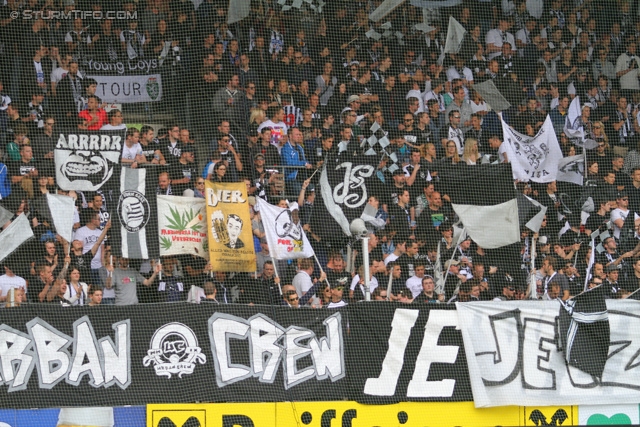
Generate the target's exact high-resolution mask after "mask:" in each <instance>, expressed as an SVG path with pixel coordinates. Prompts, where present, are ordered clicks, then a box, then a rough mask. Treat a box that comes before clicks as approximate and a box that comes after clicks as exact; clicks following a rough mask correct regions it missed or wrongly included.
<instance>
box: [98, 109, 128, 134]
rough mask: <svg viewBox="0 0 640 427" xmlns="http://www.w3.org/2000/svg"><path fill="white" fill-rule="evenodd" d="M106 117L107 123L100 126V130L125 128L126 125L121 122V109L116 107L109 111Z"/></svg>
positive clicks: (122, 119)
mask: <svg viewBox="0 0 640 427" xmlns="http://www.w3.org/2000/svg"><path fill="white" fill-rule="evenodd" d="M108 117H109V124H107V125H104V126H102V127H101V128H100V130H122V129H126V128H127V125H125V124H124V123H123V122H124V117H123V116H122V111H120V110H118V109H117V108H114V109H113V110H111V111H109V114H108Z"/></svg>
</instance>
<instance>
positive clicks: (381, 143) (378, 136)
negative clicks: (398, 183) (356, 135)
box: [360, 122, 402, 174]
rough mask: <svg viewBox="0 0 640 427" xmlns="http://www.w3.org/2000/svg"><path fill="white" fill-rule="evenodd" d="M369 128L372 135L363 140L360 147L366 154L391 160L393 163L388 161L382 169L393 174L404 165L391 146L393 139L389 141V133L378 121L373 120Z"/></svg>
mask: <svg viewBox="0 0 640 427" xmlns="http://www.w3.org/2000/svg"><path fill="white" fill-rule="evenodd" d="M369 130H370V131H371V135H370V136H369V137H368V138H364V139H363V140H362V143H361V145H360V148H361V149H362V151H363V152H364V155H365V156H381V157H382V158H383V159H384V158H386V159H388V160H391V163H389V162H388V161H387V165H386V166H385V167H384V168H382V171H383V172H385V171H386V172H389V173H390V174H393V172H395V171H396V170H398V169H400V168H401V167H402V165H400V164H399V162H398V156H396V153H394V152H393V151H391V150H390V148H389V145H391V141H389V138H388V134H389V133H388V132H387V131H385V130H384V129H382V128H381V127H380V125H379V124H378V123H376V122H373V125H372V126H371V127H370V128H369Z"/></svg>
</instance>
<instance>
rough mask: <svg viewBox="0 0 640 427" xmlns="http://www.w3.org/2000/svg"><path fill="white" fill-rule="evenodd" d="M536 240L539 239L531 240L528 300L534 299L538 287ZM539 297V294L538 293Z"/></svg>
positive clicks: (533, 238)
mask: <svg viewBox="0 0 640 427" xmlns="http://www.w3.org/2000/svg"><path fill="white" fill-rule="evenodd" d="M536 240H537V237H535V236H534V237H532V239H531V273H530V274H529V289H527V296H526V297H527V298H528V299H534V298H533V295H534V292H535V290H536V287H537V283H536V273H535V269H536ZM536 296H537V292H536Z"/></svg>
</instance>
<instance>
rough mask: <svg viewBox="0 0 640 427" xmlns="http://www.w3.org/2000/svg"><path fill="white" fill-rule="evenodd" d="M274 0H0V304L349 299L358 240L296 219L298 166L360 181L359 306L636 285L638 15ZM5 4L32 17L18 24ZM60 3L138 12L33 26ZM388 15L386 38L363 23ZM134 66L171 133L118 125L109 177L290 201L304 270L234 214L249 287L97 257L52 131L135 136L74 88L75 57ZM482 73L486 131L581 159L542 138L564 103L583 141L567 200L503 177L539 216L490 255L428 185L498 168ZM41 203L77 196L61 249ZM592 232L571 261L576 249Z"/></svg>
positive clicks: (85, 198)
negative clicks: (251, 249)
mask: <svg viewBox="0 0 640 427" xmlns="http://www.w3.org/2000/svg"><path fill="white" fill-rule="evenodd" d="M232 2H233V0H232ZM289 3H291V2H289V0H287V1H285V2H284V5H283V4H281V2H276V1H273V0H261V1H252V2H251V13H250V15H249V16H248V17H247V18H245V19H243V20H241V21H239V22H237V23H234V24H231V25H228V24H227V23H226V22H227V13H228V10H229V2H228V1H222V0H203V1H202V2H199V4H198V6H197V7H195V6H194V3H193V2H191V1H177V0H172V1H161V0H146V1H145V0H140V1H136V0H61V1H58V0H27V1H18V0H7V1H6V4H5V5H4V6H1V7H0V52H2V53H3V57H4V60H3V61H2V62H1V63H0V96H1V105H0V148H1V149H2V161H3V163H2V164H1V165H0V196H1V201H0V204H2V206H3V207H4V208H6V209H8V210H9V211H11V212H13V213H15V215H16V216H17V215H18V214H20V213H28V215H29V220H30V222H31V224H32V228H33V230H34V233H35V235H36V239H35V241H33V242H31V243H29V244H28V245H25V246H23V247H22V248H21V249H19V250H18V251H17V252H16V253H14V254H13V255H12V256H10V257H9V258H8V259H7V260H6V261H5V262H4V265H3V267H4V269H5V274H4V275H2V276H0V289H1V290H2V295H1V296H0V301H4V300H6V299H7V298H8V295H9V293H10V292H9V291H10V289H12V288H13V289H16V290H17V291H15V295H12V297H11V298H17V299H18V300H20V299H24V300H25V301H29V302H30V303H38V302H40V303H44V302H53V303H60V304H62V305H84V304H89V305H96V304H100V303H101V304H118V305H126V304H134V303H138V302H141V303H144V302H164V301H181V300H186V299H187V295H188V294H189V290H190V289H191V288H192V287H193V286H198V287H201V288H202V289H203V292H202V298H203V299H206V300H213V301H216V302H218V303H256V304H258V303H263V304H288V305H290V306H292V307H299V306H312V307H339V306H342V305H344V304H346V303H349V302H356V301H360V300H363V299H364V294H365V291H364V277H363V276H364V268H363V266H362V254H359V253H358V250H359V249H360V248H359V247H358V245H352V246H353V251H351V250H348V248H347V247H348V246H349V245H350V242H348V240H347V239H343V238H340V237H337V236H327V235H326V234H325V233H323V232H322V228H323V226H324V224H327V221H332V220H331V218H330V217H326V216H322V215H318V214H317V213H316V212H315V211H314V203H316V197H319V196H316V193H319V182H318V179H319V177H320V174H319V173H317V174H316V173H314V171H316V170H318V169H320V168H322V167H323V165H324V163H325V162H326V161H328V160H327V159H332V161H336V159H341V158H347V157H348V158H350V159H356V158H357V159H358V161H360V162H364V163H368V164H370V165H372V166H375V168H376V178H377V179H376V182H375V184H373V185H369V188H368V190H369V195H370V197H369V199H368V201H367V204H368V205H370V206H371V207H372V208H373V209H374V210H375V212H377V214H376V217H375V218H372V219H371V220H370V221H369V222H367V226H368V228H369V229H370V238H369V259H370V264H371V265H370V267H371V268H370V272H371V280H370V283H371V289H370V290H371V292H372V297H371V299H372V300H387V299H389V300H394V301H400V302H403V303H416V304H418V303H446V302H448V301H469V300H493V299H500V300H513V299H522V298H524V297H525V293H526V291H527V288H528V287H529V281H530V280H529V278H530V275H531V274H534V275H535V276H536V280H535V282H536V286H533V288H534V289H533V294H534V297H535V296H538V297H540V298H545V299H548V298H551V299H553V298H556V297H560V298H563V299H567V298H569V297H570V296H575V295H577V294H578V293H580V292H582V291H583V289H584V288H585V286H595V285H598V284H601V283H604V285H605V286H606V287H607V288H610V296H611V297H612V298H622V297H626V296H628V295H629V294H631V293H633V292H634V291H636V290H638V289H639V288H640V250H639V249H637V248H636V244H635V243H637V237H638V235H637V234H635V236H633V238H632V239H631V241H629V239H626V240H625V238H624V237H625V235H626V234H624V233H623V235H621V230H623V227H624V225H625V219H626V218H627V216H628V215H629V214H630V213H632V212H633V214H634V216H633V217H632V218H635V219H638V218H640V217H639V216H638V213H639V212H640V140H639V138H638V135H640V82H639V76H640V69H639V63H638V57H637V56H636V50H637V43H638V41H639V40H638V38H639V37H640V26H639V25H638V24H640V19H638V17H637V16H636V12H637V11H636V10H635V7H636V6H635V5H634V4H632V2H629V1H624V0H620V1H598V2H595V1H592V0H584V1H578V0H577V1H563V0H550V1H543V0H531V1H524V0H515V1H509V0H504V1H502V2H498V1H496V0H493V1H492V0H489V1H477V2H475V1H464V2H460V4H459V5H456V6H455V7H441V8H425V9H424V10H422V8H419V7H416V6H414V3H420V2H419V1H418V2H411V3H409V2H405V3H403V4H402V5H401V6H399V7H398V8H396V9H395V10H394V11H393V12H392V13H391V14H389V15H388V16H387V17H385V18H384V19H382V20H381V21H380V22H377V23H374V22H373V21H370V20H369V18H368V16H369V14H370V13H371V12H373V11H374V10H375V9H376V8H377V7H378V6H379V5H380V4H381V3H382V2H381V1H380V0H368V1H364V0H363V1H359V0H348V1H347V0H343V1H329V2H327V4H325V5H324V6H323V8H322V11H321V13H319V11H318V8H317V7H316V6H317V4H316V2H315V0H313V1H311V2H303V3H302V6H300V8H291V9H289V10H284V9H283V6H286V5H289ZM312 6H313V8H312ZM431 6H433V5H431ZM287 7H288V6H287ZM285 9H286V8H285ZM26 10H32V11H33V10H38V11H42V14H40V15H39V16H36V17H35V19H28V20H27V19H21V17H22V16H24V11H26ZM74 10H85V11H92V12H106V11H111V10H120V11H126V12H131V13H133V12H136V13H137V14H136V16H137V19H123V20H113V19H103V20H97V19H94V16H97V15H96V14H92V15H89V16H88V17H85V18H84V19H83V18H81V17H76V18H74V19H66V20H64V19H43V17H48V16H50V14H51V12H52V11H65V12H70V11H74ZM449 15H452V16H455V18H456V19H457V21H458V22H459V23H460V24H461V25H462V26H463V27H464V28H465V29H466V31H467V34H466V35H465V37H464V41H463V42H462V44H461V46H460V49H459V51H458V52H457V53H455V54H445V53H444V46H445V42H446V40H445V39H446V35H447V23H448V19H449ZM15 16H17V17H18V18H15ZM387 21H388V22H390V23H391V27H390V28H391V29H389V28H388V27H387V28H384V27H383V28H380V27H381V25H382V24H383V23H385V22H387ZM151 60H153V61H157V62H155V63H156V64H158V68H157V70H156V71H157V72H159V73H160V74H161V76H162V92H163V95H162V101H160V102H159V103H157V104H158V105H154V106H152V108H157V109H159V110H160V111H163V112H165V113H167V114H169V115H171V116H172V117H173V121H172V122H171V123H166V124H165V126H161V127H160V128H159V129H158V128H154V127H152V126H142V127H140V126H136V127H134V126H130V127H128V129H127V131H126V143H125V145H124V146H123V151H122V156H121V163H122V165H124V166H128V167H131V168H140V167H153V168H159V170H160V173H159V174H158V183H157V194H170V195H189V196H195V197H204V183H205V180H212V181H217V182H238V181H244V182H245V183H246V185H247V189H248V192H249V195H250V196H254V197H260V198H264V199H266V200H268V201H270V202H271V203H273V204H277V205H281V206H284V207H288V206H291V205H292V203H293V202H296V203H297V209H298V210H299V218H300V221H301V224H302V225H303V229H304V231H305V232H306V233H307V236H308V238H309V240H310V242H311V244H312V246H313V247H314V250H315V252H316V254H317V255H318V259H319V260H320V262H321V264H322V271H320V269H319V268H318V266H317V265H315V264H314V260H313V259H302V260H299V261H281V260H280V261H278V260H272V259H271V258H270V256H269V247H268V245H267V243H266V239H265V233H264V226H263V225H262V223H261V219H260V213H259V212H258V211H256V210H254V209H253V208H252V209H251V216H252V221H253V222H252V226H253V234H254V240H255V242H254V243H255V248H256V253H257V258H258V263H257V271H256V273H255V274H246V273H234V272H220V271H209V270H210V269H209V267H208V265H207V263H206V261H205V260H204V259H202V258H199V257H195V256H179V257H166V258H165V259H162V262H161V263H158V262H156V261H154V260H146V261H143V260H127V259H123V258H118V257H115V256H112V255H111V251H110V247H109V230H110V229H111V222H110V218H109V213H108V210H107V207H106V206H105V205H104V199H103V196H102V194H101V193H100V192H96V193H76V192H65V191H62V190H61V189H60V188H58V187H57V186H56V182H55V162H54V149H55V146H56V142H57V132H58V131H68V130H70V129H71V130H76V131H77V130H87V131H93V130H100V129H105V130H106V129H111V130H114V129H125V128H127V123H134V122H132V121H131V120H129V118H128V117H127V108H128V106H126V105H125V106H124V108H123V110H120V109H117V108H113V109H110V111H108V112H107V111H105V109H104V107H105V104H104V103H103V102H102V100H101V99H100V98H99V96H98V95H97V94H96V93H97V90H98V82H97V81H96V80H94V79H92V78H91V77H88V75H91V74H92V73H95V74H98V73H99V72H98V71H96V69H92V68H91V67H92V66H93V65H95V64H107V65H108V64H111V65H112V66H114V67H115V65H114V64H118V63H120V64H144V63H145V61H151ZM487 80H492V81H493V82H494V84H495V86H496V87H497V88H498V89H499V91H500V92H501V93H502V94H503V95H504V97H505V98H506V99H507V100H509V102H510V103H511V104H512V107H511V108H510V109H509V110H507V111H504V112H503V118H504V120H505V122H507V123H508V124H509V125H510V126H512V127H513V128H514V129H516V130H518V131H519V132H521V133H523V134H526V135H529V136H533V135H535V134H536V133H537V131H538V130H539V129H540V127H541V126H542V125H543V122H544V120H545V118H546V116H547V115H549V116H550V118H551V120H552V122H553V125H554V129H555V131H556V133H557V135H558V139H559V141H560V144H561V148H562V151H563V154H564V155H565V156H570V155H576V154H580V153H582V148H580V147H577V146H576V145H574V144H573V143H572V142H571V141H570V140H569V138H567V136H566V135H564V134H563V127H564V125H565V118H566V116H567V110H568V107H569V104H570V101H571V100H572V99H573V98H574V97H575V96H579V97H580V100H581V101H583V102H582V105H581V123H582V124H583V126H584V129H585V132H586V134H587V137H588V138H589V139H593V140H594V141H596V142H597V147H596V148H594V149H590V150H588V152H587V165H586V168H585V169H586V171H585V184H584V186H583V187H581V188H578V189H576V188H573V187H567V186H566V185H565V184H566V183H560V182H559V183H556V182H555V181H554V182H550V183H546V184H538V183H529V182H516V183H515V185H516V187H517V190H518V191H519V192H521V193H524V194H526V195H528V196H530V197H532V198H534V199H536V200H537V201H538V202H540V203H541V204H542V205H544V206H546V207H547V214H546V218H545V221H544V222H543V224H542V227H541V229H540V231H539V232H538V233H535V234H534V233H532V232H530V231H526V230H524V229H523V230H522V239H521V243H520V244H517V245H515V246H514V245H512V246H509V247H507V248H502V249H500V250H492V251H489V250H484V249H483V248H481V247H479V246H478V245H477V244H475V243H474V242H473V241H472V240H471V239H469V238H463V239H457V237H456V238H454V229H455V227H454V225H455V224H456V222H457V220H458V218H457V217H456V214H455V213H454V211H453V209H452V207H451V203H450V197H449V195H448V194H446V191H444V190H446V188H447V187H446V185H444V184H446V183H443V182H442V181H443V180H441V179H440V176H442V175H445V173H444V172H445V171H446V172H450V171H451V170H456V168H465V167H477V166H476V165H479V164H481V163H503V162H509V159H508V156H507V155H506V150H505V147H504V146H503V145H502V144H503V142H502V130H501V123H500V119H499V117H498V115H497V114H496V112H495V111H493V110H492V108H491V107H490V105H488V104H487V103H486V102H485V101H484V100H483V98H482V96H481V95H480V93H478V92H477V91H475V90H474V85H475V84H478V83H481V82H484V81H487ZM374 124H377V125H379V126H380V127H381V128H382V129H384V132H385V133H386V135H387V137H388V139H389V141H390V145H389V146H388V147H387V150H386V152H380V151H378V152H375V153H373V155H365V149H364V148H362V147H363V145H361V143H362V142H363V141H366V140H367V139H368V138H369V136H370V135H371V131H370V129H371V127H372V126H373V125H374ZM392 154H393V155H392ZM486 185H488V186H489V185H491V183H490V182H487V183H486ZM49 192H52V193H53V192H57V193H58V194H68V195H70V196H72V197H74V198H76V200H77V215H76V218H75V221H74V222H75V223H76V224H75V228H76V231H75V237H74V240H73V241H72V242H66V241H64V240H63V239H62V238H61V237H60V236H58V235H56V233H55V231H53V228H52V225H51V219H50V218H47V214H46V209H42V206H43V197H45V195H46V194H47V193H49ZM44 204H46V203H44ZM581 213H585V214H588V219H586V220H585V219H584V218H583V217H586V216H587V215H581ZM114 221H116V220H115V219H114ZM8 224H9V223H7V224H4V228H6V226H8ZM608 227H609V228H611V236H610V237H607V238H604V239H603V241H600V240H596V244H597V245H599V246H598V248H597V254H596V256H595V263H593V265H592V266H591V265H590V262H589V260H590V258H591V257H590V252H591V251H592V248H590V247H589V239H588V236H589V235H590V234H591V233H592V232H594V231H596V230H600V231H605V229H607V228H608ZM634 229H635V228H634ZM632 234H633V233H632ZM534 241H535V244H536V245H537V248H536V257H535V261H534V262H532V255H533V245H534ZM623 249H624V250H623ZM68 250H70V253H69V255H68V256H65V254H66V253H67V251H68ZM594 250H596V249H594ZM348 253H349V254H350V256H347V254H348ZM274 262H275V263H276V267H277V271H278V273H279V274H278V276H279V277H276V276H275V270H274V265H273V263H274ZM589 267H591V268H589ZM587 276H588V277H587ZM388 284H391V286H390V287H389V286H388ZM388 289H389V290H390V294H387V290H388ZM25 294H26V295H25ZM198 298H200V297H198Z"/></svg>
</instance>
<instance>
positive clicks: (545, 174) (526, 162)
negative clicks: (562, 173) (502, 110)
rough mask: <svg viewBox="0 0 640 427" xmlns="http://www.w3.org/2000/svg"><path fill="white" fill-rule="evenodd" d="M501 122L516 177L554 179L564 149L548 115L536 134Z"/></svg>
mask: <svg viewBox="0 0 640 427" xmlns="http://www.w3.org/2000/svg"><path fill="white" fill-rule="evenodd" d="M500 121H501V122H502V132H503V134H504V144H505V148H506V152H507V158H508V159H509V163H511V167H512V169H513V179H517V180H520V181H524V182H527V181H533V182H541V183H545V182H551V181H555V180H556V177H557V175H558V164H559V162H560V159H562V150H560V145H559V144H558V138H557V137H556V133H555V132H554V130H553V124H552V123H551V119H550V118H549V116H547V119H546V120H545V121H544V124H543V125H542V127H541V128H540V130H539V131H538V133H537V135H536V136H534V137H531V136H527V135H523V134H521V133H520V132H517V131H515V130H514V129H512V128H511V127H509V125H507V124H506V123H505V122H504V120H502V118H501V119H500Z"/></svg>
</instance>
